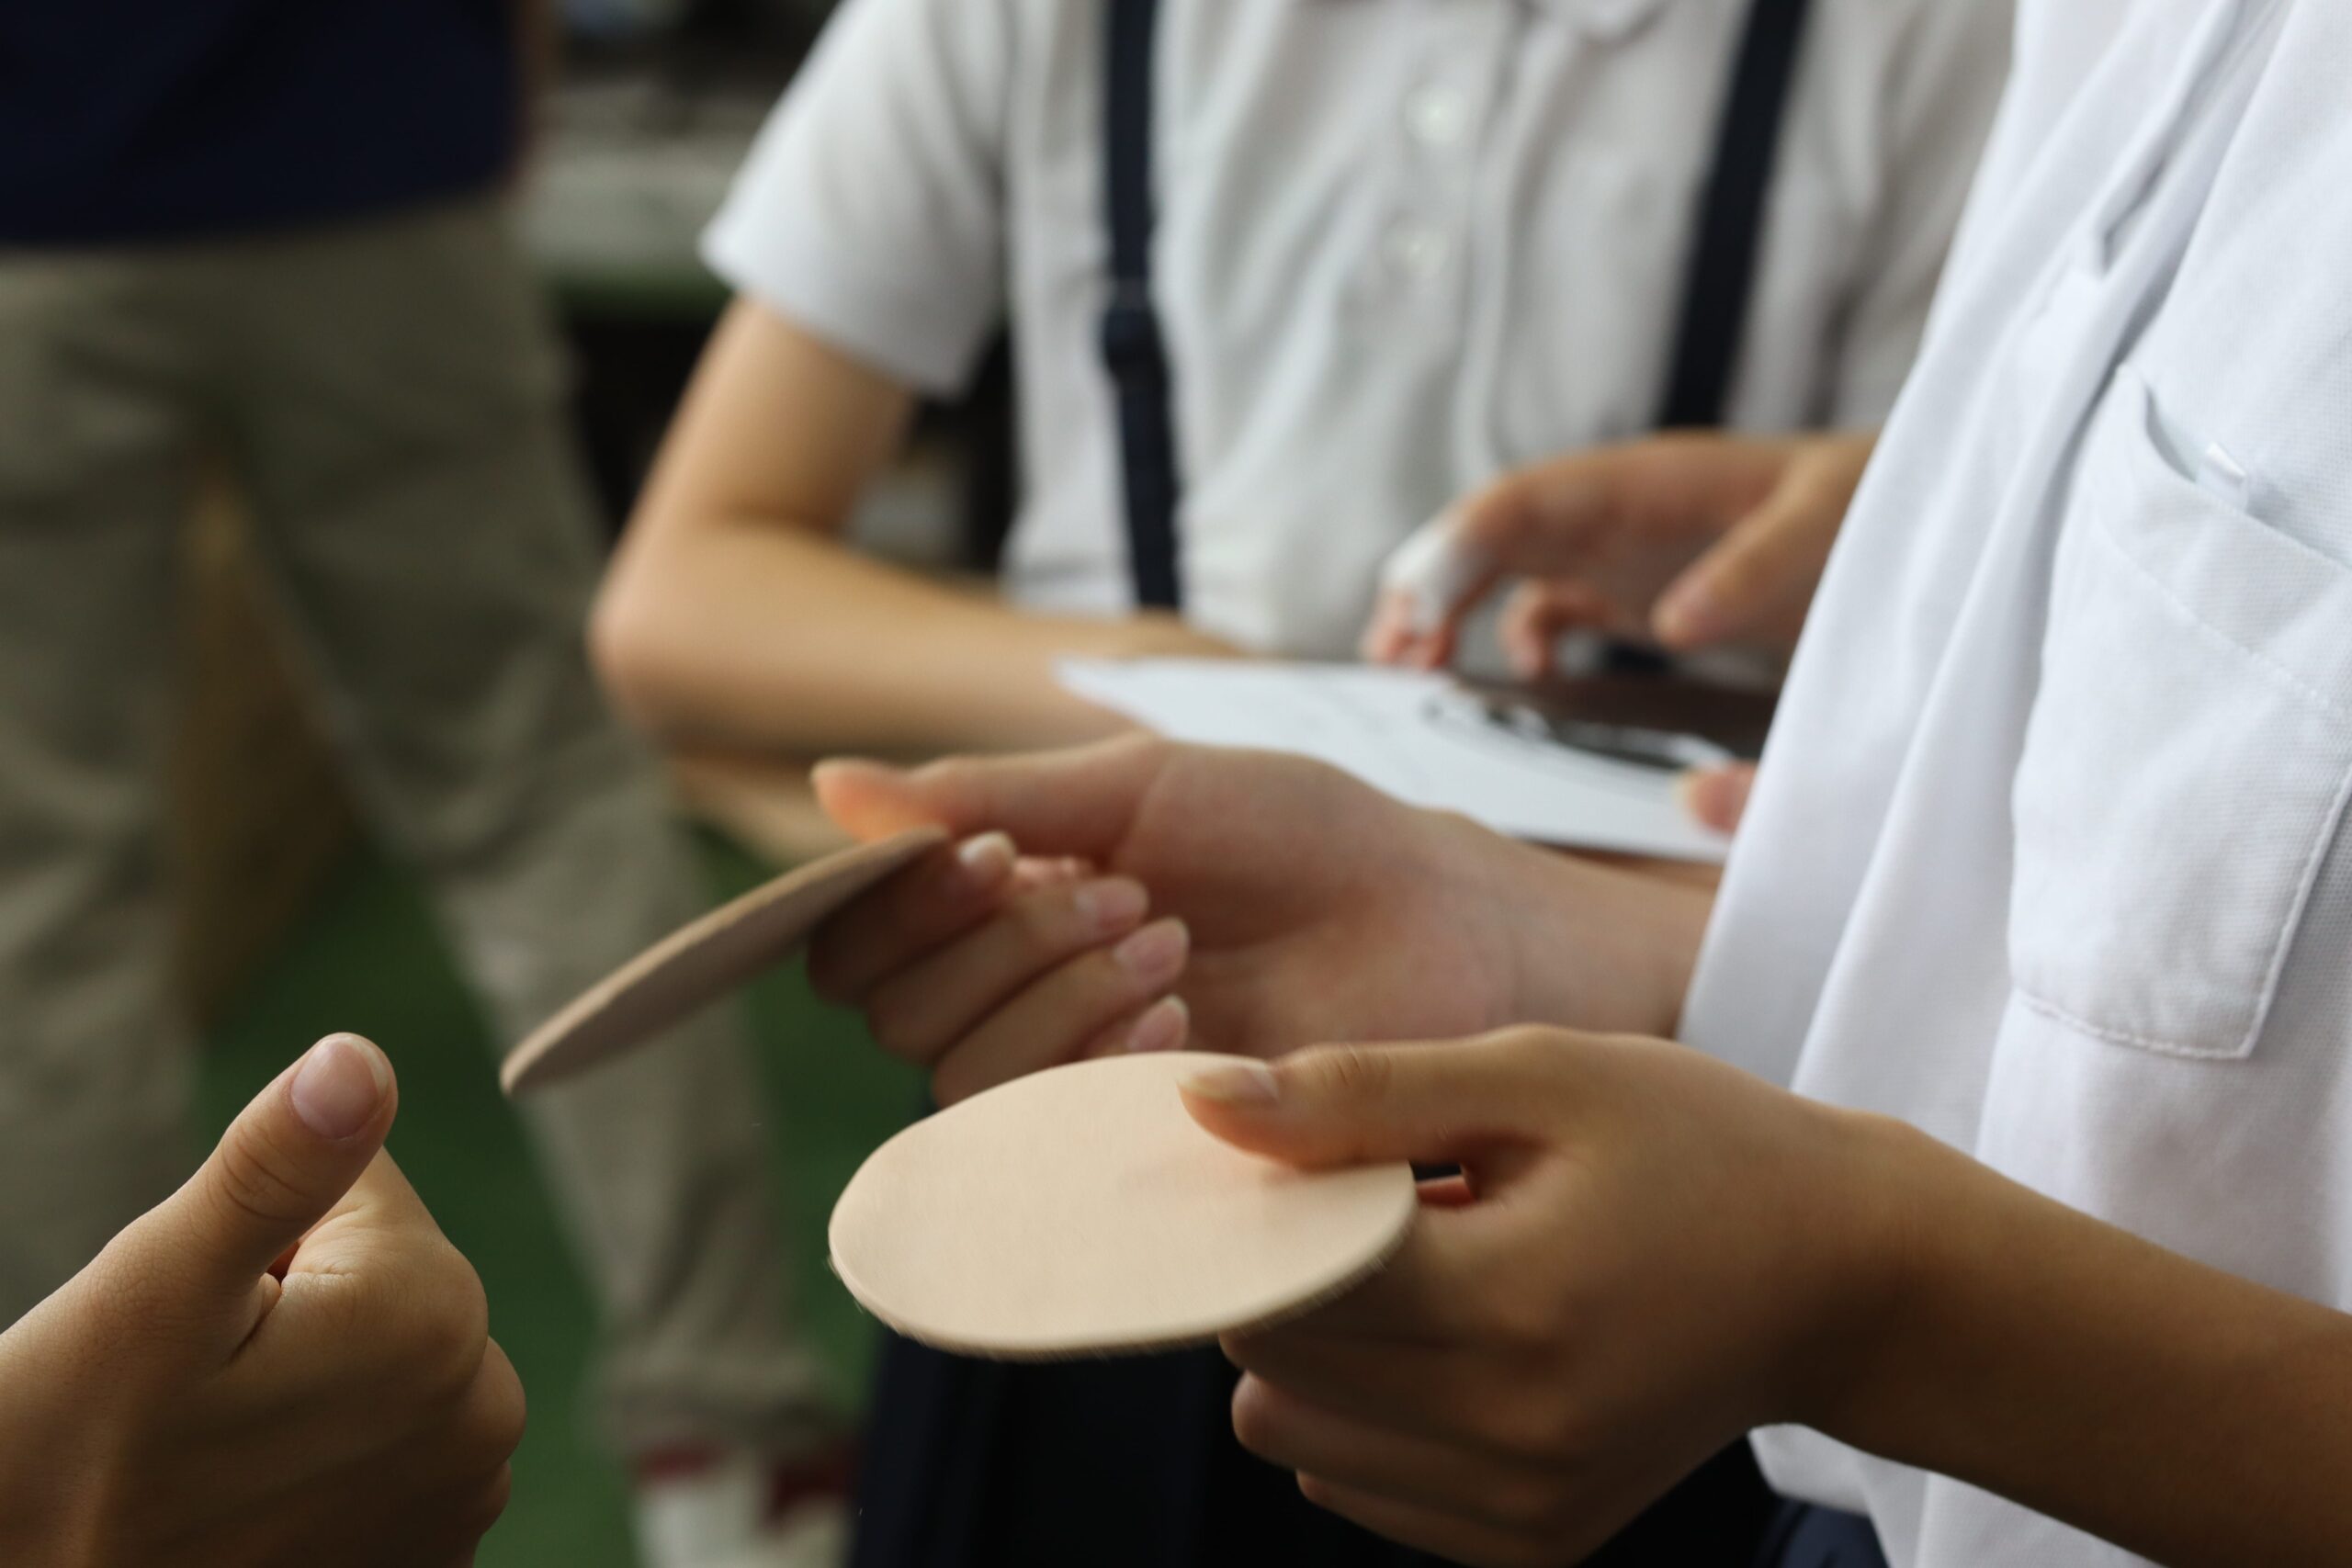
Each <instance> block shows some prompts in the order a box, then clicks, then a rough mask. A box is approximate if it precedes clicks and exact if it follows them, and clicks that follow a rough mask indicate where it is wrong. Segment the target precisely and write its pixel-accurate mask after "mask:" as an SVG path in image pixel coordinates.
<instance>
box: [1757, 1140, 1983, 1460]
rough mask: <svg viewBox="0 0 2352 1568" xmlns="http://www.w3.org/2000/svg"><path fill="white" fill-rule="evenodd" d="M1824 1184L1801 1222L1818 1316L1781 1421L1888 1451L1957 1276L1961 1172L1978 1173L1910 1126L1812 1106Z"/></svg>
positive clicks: (1789, 1361) (1795, 1354)
mask: <svg viewBox="0 0 2352 1568" xmlns="http://www.w3.org/2000/svg"><path fill="white" fill-rule="evenodd" d="M1806 1103H1807V1107H1808V1109H1809V1110H1810V1111H1812V1112H1814V1113H1815V1116H1816V1118H1817V1125H1816V1127H1815V1129H1814V1130H1813V1134H1812V1136H1811V1137H1810V1138H1809V1140H1808V1142H1809V1145H1810V1146H1811V1147H1812V1148H1813V1149H1814V1150H1815V1151H1816V1152H1817V1154H1818V1155H1819V1156H1820V1157H1819V1159H1818V1161H1817V1163H1816V1173H1817V1179H1816V1180H1815V1182H1814V1183H1813V1184H1812V1190H1811V1191H1810V1192H1809V1194H1808V1197H1807V1200H1806V1201H1805V1202H1804V1205H1803V1207H1804V1213H1802V1214H1801V1215H1800V1216H1799V1218H1798V1220H1797V1223H1798V1224H1802V1225H1804V1226H1805V1227H1806V1229H1807V1230H1808V1232H1809V1233H1810V1234H1811V1235H1813V1236H1814V1237H1815V1239H1816V1240H1817V1241H1818V1243H1819V1252H1818V1257H1817V1258H1816V1260H1815V1266H1814V1268H1813V1269H1811V1270H1809V1272H1810V1273H1811V1274H1812V1276H1813V1280H1814V1287H1813V1290H1812V1292H1811V1310H1810V1312H1809V1313H1808V1314H1807V1315H1806V1319H1805V1328H1804V1332H1803V1333H1802V1334H1801V1335H1800V1337H1799V1339H1800V1342H1799V1343H1798V1344H1797V1345H1796V1346H1795V1347H1794V1348H1793V1349H1792V1353H1791V1354H1789V1355H1788V1356H1787V1357H1786V1358H1785V1365H1786V1366H1787V1368H1788V1369H1789V1373H1790V1375H1789V1378H1788V1380H1787V1382H1786V1383H1785V1385H1784V1387H1783V1388H1782V1389H1781V1391H1780V1396H1779V1399H1778V1404H1779V1408H1778V1409H1777V1410H1775V1411H1774V1412H1773V1415H1772V1418H1773V1419H1774V1420H1776V1421H1789V1422H1794V1423H1796V1424H1799V1425H1802V1426H1806V1427H1813V1428H1815V1430H1817V1431H1821V1432H1825V1433H1827V1434H1828V1435H1830V1436H1832V1437H1835V1438H1838V1439H1839V1440H1840V1441H1843V1442H1847V1443H1850V1444H1852V1445H1854V1446H1855V1447H1857V1448H1861V1449H1865V1450H1870V1451H1872V1452H1885V1451H1887V1450H1886V1447H1885V1445H1886V1443H1887V1441H1888V1440H1889V1438H1891V1436H1892V1428H1891V1426H1890V1417H1894V1418H1899V1414H1900V1412H1901V1411H1902V1410H1903V1408H1904V1406H1905V1404H1906V1403H1907V1400H1908V1395H1907V1394H1906V1393H1905V1382H1906V1372H1905V1369H1906V1368H1911V1367H1916V1366H1917V1364H1918V1362H1917V1356H1918V1354H1919V1350H1918V1348H1917V1345H1916V1344H1915V1343H1914V1341H1915V1340H1916V1339H1917V1337H1919V1336H1920V1335H1921V1334H1922V1333H1924V1332H1927V1330H1926V1327H1925V1325H1927V1324H1928V1323H1929V1322H1930V1321H1931V1320H1932V1318H1933V1316H1934V1314H1933V1312H1932V1311H1931V1310H1930V1308H1931V1306H1932V1305H1933V1303H1936V1302H1937V1301H1939V1299H1940V1298H1941V1293H1942V1292H1945V1291H1946V1290H1947V1289H1948V1288H1949V1287H1948V1281H1949V1280H1951V1279H1952V1278H1953V1277H1954V1270H1953V1269H1951V1267H1949V1266H1948V1259H1947V1257H1946V1254H1947V1253H1948V1251H1949V1250H1950V1246H1949V1244H1950V1243H1951V1240H1952V1237H1953V1235H1954V1228H1953V1223H1952V1222H1953V1220H1954V1218H1955V1217H1956V1216H1955V1215H1954V1213H1952V1207H1951V1202H1950V1201H1949V1197H1950V1193H1949V1188H1950V1186H1951V1178H1952V1176H1953V1173H1954V1168H1955V1167H1957V1168H1960V1169H1961V1170H1962V1171H1965V1170H1968V1169H1973V1162H1971V1161H1969V1160H1968V1159H1966V1158H1965V1156H1961V1155H1959V1154H1957V1153H1955V1152H1954V1151H1952V1150H1951V1149H1949V1148H1947V1147H1946V1146H1945V1145H1942V1144H1941V1143H1939V1142H1938V1141H1937V1140H1936V1139H1935V1138H1934V1137H1933V1136H1931V1135H1929V1134H1927V1133H1924V1132H1921V1131H1920V1130H1919V1129H1917V1127H1914V1126H1912V1125H1910V1124H1909V1123H1908V1122H1900V1121H1897V1120H1895V1119H1894V1118H1892V1117H1886V1116H1879V1115H1875V1114H1872V1113H1870V1112H1866V1111H1849V1110H1845V1109H1842V1108H1838V1107H1834V1106H1826V1105H1821V1104H1818V1103H1816V1102H1811V1101H1808V1102H1806Z"/></svg>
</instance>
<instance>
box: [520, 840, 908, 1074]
mask: <svg viewBox="0 0 2352 1568" xmlns="http://www.w3.org/2000/svg"><path fill="white" fill-rule="evenodd" d="M946 841H947V835H946V834H944V833H943V832H941V831H940V830H939V829H936V828H918V829H912V830H910V831H908V832H904V833H900V834H899V835H897V836H896V837H894V838H889V839H885V840H881V841H879V842H877V843H871V844H859V845H856V846H855V847H854V848H851V849H846V850H843V851H842V852H840V853H838V854H831V855H827V856H826V857H825V858H824V859H823V860H820V861H816V862H813V863H810V864H808V865H804V866H802V867H800V868H799V869H798V870H797V871H793V872H790V873H787V874H785V875H783V876H779V877H777V878H776V879H775V881H773V882H770V883H768V884H767V885H766V886H761V887H755V888H753V889H752V891H751V892H749V893H746V894H744V895H743V896H742V897H741V898H738V899H736V900H735V901H734V902H733V903H731V904H728V905H726V906H724V907H723V908H717V909H713V910H712V911H711V912H710V913H708V914H707V915H705V916H703V917H702V918H701V919H698V920H695V921H694V922H693V923H692V924H690V925H687V926H684V927H682V928H681V929H679V930H677V931H673V932H671V933H670V935H668V936H667V937H665V938H663V939H662V941H660V942H656V943H654V944H653V945H652V946H651V947H650V948H647V949H646V950H645V951H644V952H643V953H639V954H638V955H637V956H636V957H635V958H632V959H630V960H629V961H628V963H627V964H622V965H621V966H620V967H619V968H618V969H616V970H614V971H613V972H612V973H611V974H610V975H607V976H605V978H603V979H602V980H599V981H598V982H596V984H595V985H594V986H592V987H589V988H588V989H587V990H586V991H584V992H582V994H581V995H579V996H578V997H575V998H572V1000H571V1003H570V1004H568V1005H567V1006H566V1007H565V1008H564V1009H563V1010H562V1011H560V1012H559V1013H557V1014H556V1015H555V1016H554V1017H553V1018H551V1019H549V1020H548V1021H546V1022H545V1023H543V1024H541V1025H539V1027H538V1028H537V1029H536V1030H533V1031H532V1032H531V1033H530V1035H529V1037H528V1038H526V1039H525V1040H524V1041H523V1043H521V1044H519V1045H517V1046H515V1049H514V1050H512V1051H510V1052H509V1053H507V1055H506V1060H505V1062H504V1063H503V1065H502V1066H501V1067H500V1069H499V1082H500V1084H501V1085H502V1086H503V1088H504V1089H505V1090H506V1092H507V1093H508V1094H510V1095H515V1094H527V1093H529V1092H530V1091H532V1090H534V1089H545V1088H547V1087H548V1085H549V1084H554V1083H560V1082H562V1081H563V1080H564V1079H566V1078H568V1077H572V1076H573V1075H574V1074H577V1073H582V1072H585V1071H587V1070H588V1069H589V1068H591V1067H594V1066H597V1065H598V1064H599V1063H602V1062H607V1061H610V1060H612V1059H613V1058H614V1057H616V1056H617V1055H621V1054H622V1053H623V1052H626V1051H629V1050H633V1049H634V1048H636V1047H637V1046H639V1045H641V1044H643V1043H645V1042H646V1041H648V1040H650V1039H651V1038H652V1037H653V1036H655V1035H657V1034H659V1033H661V1032H662V1031H663V1030H665V1029H667V1028H669V1027H670V1026H671V1025H672V1024H673V1023H677V1022H679V1021H682V1020H684V1019H686V1018H688V1017H691V1016H692V1015H693V1014H694V1013H695V1012H697V1011H699V1010H702V1009H703V1008H706V1007H708V1006H709V1005H710V1004H711V1003H713V1002H715V1001H717V1000H718V999H719V998H721V997H724V996H726V995H728V994H729V992H731V991H735V990H738V989H740V988H741V987H743V986H745V985H747V984H749V983H750V982H751V981H752V979H754V978H755V977H757V976H760V975H763V974H764V973H766V972H767V971H768V970H770V969H773V968H775V966H776V965H777V964H781V963H783V962H784V961H785V960H786V959H787V958H789V957H791V956H792V954H793V953H797V951H799V948H800V944H801V943H802V942H806V941H807V940H808V939H809V932H810V931H814V930H816V929H817V926H818V925H819V923H820V922H821V921H822V920H823V919H825V917H826V916H828V915H831V913H833V911H835V910H836V909H839V908H841V907H842V905H844V904H846V903H848V902H849V901H850V900H851V899H853V898H854V897H857V896H858V895H859V894H861V893H863V892H865V891H866V889H868V888H870V887H873V886H876V885H877V884H879V883H881V882H882V881H884V880H885V879H887V878H888V877H889V876H891V875H892V874H895V873H897V872H898V871H899V870H901V869H902V868H904V867H905V866H907V865H909V864H910V863H913V861H914V860H915V858H916V857H917V856H919V855H921V854H922V853H923V852H926V851H928V850H930V849H932V848H933V846H935V845H938V844H944V843H945V842H946Z"/></svg>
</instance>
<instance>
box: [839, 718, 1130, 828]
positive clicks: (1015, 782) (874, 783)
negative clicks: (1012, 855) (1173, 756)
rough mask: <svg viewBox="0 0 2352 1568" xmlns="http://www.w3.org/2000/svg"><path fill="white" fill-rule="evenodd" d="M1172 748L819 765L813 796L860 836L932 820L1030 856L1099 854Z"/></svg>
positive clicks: (1110, 746) (1113, 746) (1118, 744)
mask: <svg viewBox="0 0 2352 1568" xmlns="http://www.w3.org/2000/svg"><path fill="white" fill-rule="evenodd" d="M1169 756H1170V748H1169V747H1168V746H1167V744H1166V743H1165V742H1162V741H1159V740H1155V739H1151V738H1149V737H1148V736H1125V737H1122V738H1120V739H1115V740H1107V741H1103V742H1101V743H1099V744H1097V745H1092V746H1081V747H1078V748H1075V749H1072V750H1064V751H1043V752H1038V753H1035V754H1034V755H1031V756H1023V757H992V758H962V757H959V758H953V759H950V760H948V761H942V762H933V763H931V764H929V765H928V766H925V767H921V768H914V769H904V768H893V767H889V766H887V765H885V764H883V763H880V762H867V761H830V762H820V763H819V764H817V769H816V773H815V782H816V786H817V799H818V802H819V804H820V805H821V806H823V807H824V808H825V813H826V815H827V816H829V817H831V818H832V819H833V820H834V821H835V822H838V823H839V824H841V825H842V827H843V828H845V829H848V830H849V831H850V832H851V833H853V834H854V835H855V836H856V837H858V838H859V839H863V840H873V839H880V838H887V837H888V836H889V835H890V834H893V833H898V832H903V831H904V830H905V829H909V828H918V827H927V826H933V825H936V826H938V827H942V828H944V829H947V830H948V832H950V833H951V834H954V835H955V836H956V837H957V838H964V837H967V836H968V835H971V834H975V833H987V832H1001V833H1006V834H1009V835H1011V836H1012V840H1013V841H1014V842H1015V843H1017V844H1018V845H1020V847H1021V852H1023V854H1028V855H1085V856H1099V855H1101V854H1103V852H1106V851H1108V850H1109V849H1110V848H1111V847H1112V846H1113V845H1114V844H1116V843H1117V842H1118V841H1119V840H1120V839H1121V838H1123V837H1125V833H1126V830H1127V826H1128V824H1129V823H1130V822H1132V821H1133V820H1134V818H1135V813H1136V806H1137V805H1138V804H1139V803H1140V802H1141V801H1142V799H1143V795H1144V792H1145V790H1147V789H1148V788H1149V787H1150V784H1151V783H1152V781H1153V780H1154V779H1155V778H1156V777H1158V776H1159V770H1160V768H1161V767H1162V766H1163V765H1164V764H1165V763H1166V761H1167V760H1168V758H1169Z"/></svg>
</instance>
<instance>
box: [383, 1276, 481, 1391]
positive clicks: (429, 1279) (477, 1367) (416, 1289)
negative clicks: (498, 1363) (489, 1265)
mask: <svg viewBox="0 0 2352 1568" xmlns="http://www.w3.org/2000/svg"><path fill="white" fill-rule="evenodd" d="M439 1250H440V1251H441V1252H442V1253H443V1254H444V1256H443V1258H441V1259H440V1260H439V1262H438V1266H437V1267H434V1268H429V1269H421V1270H419V1271H418V1276H417V1278H416V1280H414V1282H413V1285H412V1286H411V1288H410V1289H409V1291H408V1299H407V1302H406V1303H405V1308H404V1310H403V1311H402V1312H401V1314H400V1323H399V1325H398V1327H397V1329H396V1330H395V1331H394V1334H393V1337H392V1343H393V1345H394V1347H395V1352H396V1353H395V1359H396V1361H397V1363H398V1364H399V1366H400V1368H401V1375H402V1376H403V1378H404V1379H406V1380H407V1381H408V1382H409V1385H410V1386H411V1387H413V1388H414V1389H415V1390H416V1391H417V1393H418V1394H419V1396H420V1397H421V1398H423V1399H425V1400H428V1401H430V1402H432V1403H435V1404H446V1403H450V1402H454V1401H458V1400H461V1399H463V1398H464V1397H465V1395H466V1393H468V1391H469V1390H470V1389H471V1388H472V1387H473V1385H474V1381H475V1379H476V1378H477V1377H478V1376H479V1375H480V1373H481V1369H482V1362H483V1358H484V1357H485V1356H486V1355H487V1354H488V1351H489V1348H490V1302H489V1298H488V1296H487V1295H486V1294H485V1293H484V1292H483V1291H482V1286H481V1278H480V1276H478V1275H476V1274H475V1272H474V1270H473V1266H472V1265H471V1264H469V1263H468V1262H467V1261H466V1260H465V1259H464V1258H462V1257H461V1256H459V1255H458V1251H457V1249H456V1248H454V1247H449V1246H448V1245H447V1243H443V1244H442V1246H441V1247H440V1249H439Z"/></svg>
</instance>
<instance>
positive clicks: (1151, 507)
mask: <svg viewBox="0 0 2352 1568" xmlns="http://www.w3.org/2000/svg"><path fill="white" fill-rule="evenodd" d="M1108 9H1109V15H1108V17H1105V21H1106V23H1107V28H1106V31H1107V34H1108V45H1109V47H1108V51H1107V53H1106V54H1105V56H1104V60H1103V67H1104V69H1103V130H1104V139H1103V171H1104V179H1103V197H1104V200H1105V210H1106V213H1107V216H1108V217H1109V220H1110V230H1111V302H1110V304H1109V306H1108V307H1107V308H1106V309H1105V310H1103V343H1102V349H1103V366H1104V367H1106V368H1107V369H1108V370H1109V371H1110V373H1111V382H1112V386H1113V388H1114V389H1115V391H1116V393H1117V397H1118V404H1119V454H1120V466H1121V468H1122V469H1123V471H1124V474H1125V481H1126V483H1125V489H1126V513H1127V561H1128V566H1129V569H1130V570H1131V571H1132V572H1133V573H1134V580H1135V595H1136V604H1139V605H1142V606H1144V607H1146V608H1148V609H1159V610H1174V609H1179V608H1181V607H1182V604H1183V602H1184V594H1183V586H1182V577H1181V576H1180V568H1179V566H1178V562H1177V542H1176V496H1177V482H1178V481H1177V477H1176V433H1175V425H1174V418H1173V415H1172V413H1171V412H1170V408H1169V371H1168V348H1167V344H1166V343H1165V342H1164V340H1163V339H1162V338H1161V336H1160V333H1159V312H1158V311H1157V310H1155V309H1153V306H1152V301H1151V226H1152V188H1151V165H1152V157H1151V75H1152V59H1153V51H1152V35H1153V33H1154V32H1155V30H1156V29H1157V24H1158V22H1159V0H1108Z"/></svg>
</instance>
